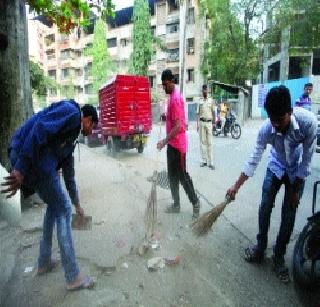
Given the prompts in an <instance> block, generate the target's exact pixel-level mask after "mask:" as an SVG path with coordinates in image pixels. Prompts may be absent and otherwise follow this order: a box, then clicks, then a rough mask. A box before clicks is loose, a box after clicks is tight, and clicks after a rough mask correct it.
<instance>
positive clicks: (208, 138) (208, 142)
mask: <svg viewBox="0 0 320 307" xmlns="http://www.w3.org/2000/svg"><path fill="white" fill-rule="evenodd" d="M214 119H215V104H214V102H213V100H212V98H211V97H209V96H208V86H207V85H206V84H204V85H203V86H202V98H200V101H199V103H198V106H197V131H199V138H200V153H201V157H202V163H201V164H200V166H201V167H204V166H207V165H208V167H209V168H210V169H211V170H214V169H215V166H214V164H213V153H212V124H213V121H214Z"/></svg>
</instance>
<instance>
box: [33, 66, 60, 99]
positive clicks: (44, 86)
mask: <svg viewBox="0 0 320 307" xmlns="http://www.w3.org/2000/svg"><path fill="white" fill-rule="evenodd" d="M29 66H30V82H31V88H32V92H33V93H34V94H35V95H37V96H44V95H46V94H47V91H48V90H49V89H50V88H55V87H57V84H56V82H54V81H53V80H52V79H51V78H49V77H47V76H45V75H44V72H43V70H42V69H41V67H40V66H39V64H37V63H35V62H32V61H29Z"/></svg>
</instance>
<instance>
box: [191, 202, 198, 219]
mask: <svg viewBox="0 0 320 307" xmlns="http://www.w3.org/2000/svg"><path fill="white" fill-rule="evenodd" d="M199 215H200V201H199V200H198V202H197V203H196V204H195V205H193V214H192V219H194V220H195V219H197V218H198V217H199Z"/></svg>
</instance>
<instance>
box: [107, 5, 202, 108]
mask: <svg viewBox="0 0 320 307" xmlns="http://www.w3.org/2000/svg"><path fill="white" fill-rule="evenodd" d="M149 6H150V13H151V20H150V23H151V28H152V33H153V35H154V36H156V37H158V38H160V39H161V40H162V42H163V45H164V46H165V47H166V49H165V50H162V49H160V48H159V47H157V46H155V53H154V55H153V56H152V60H151V63H150V65H149V71H148V74H149V79H150V84H151V87H152V92H153V94H154V95H153V98H154V101H162V100H164V99H165V95H164V93H163V89H162V85H161V73H162V71H163V70H164V69H166V68H169V69H171V70H172V72H173V73H174V75H175V76H176V80H177V84H178V86H179V87H180V90H181V91H182V92H183V94H184V97H185V99H186V101H187V102H188V103H194V102H195V101H196V100H197V98H198V97H199V96H200V95H201V86H202V84H203V75H202V73H201V69H200V67H201V60H202V54H203V44H204V41H205V40H206V38H207V27H206V19H205V16H203V15H202V14H201V12H200V7H199V5H198V1H196V0H187V1H183V5H181V6H179V1H176V0H157V1H156V0H149ZM132 14H133V7H129V8H125V9H122V10H121V11H118V12H117V13H116V16H115V19H108V22H107V24H108V27H107V28H108V29H107V37H108V49H109V53H110V55H111V57H112V59H113V60H114V62H115V63H116V66H117V67H118V69H119V72H120V73H126V72H127V67H128V66H127V63H128V61H129V58H130V54H131V52H132V49H133V46H132V29H133V24H132V22H131V20H132ZM182 75H183V76H184V77H183V79H181V76H182Z"/></svg>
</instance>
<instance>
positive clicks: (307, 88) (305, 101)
mask: <svg viewBox="0 0 320 307" xmlns="http://www.w3.org/2000/svg"><path fill="white" fill-rule="evenodd" d="M312 91H313V84H312V83H306V84H305V85H304V88H303V94H302V95H301V96H300V97H299V98H298V99H297V100H296V102H295V106H296V107H301V108H304V109H306V110H308V111H310V112H311V111H312V108H311V107H312V101H311V98H310V95H311V93H312Z"/></svg>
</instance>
